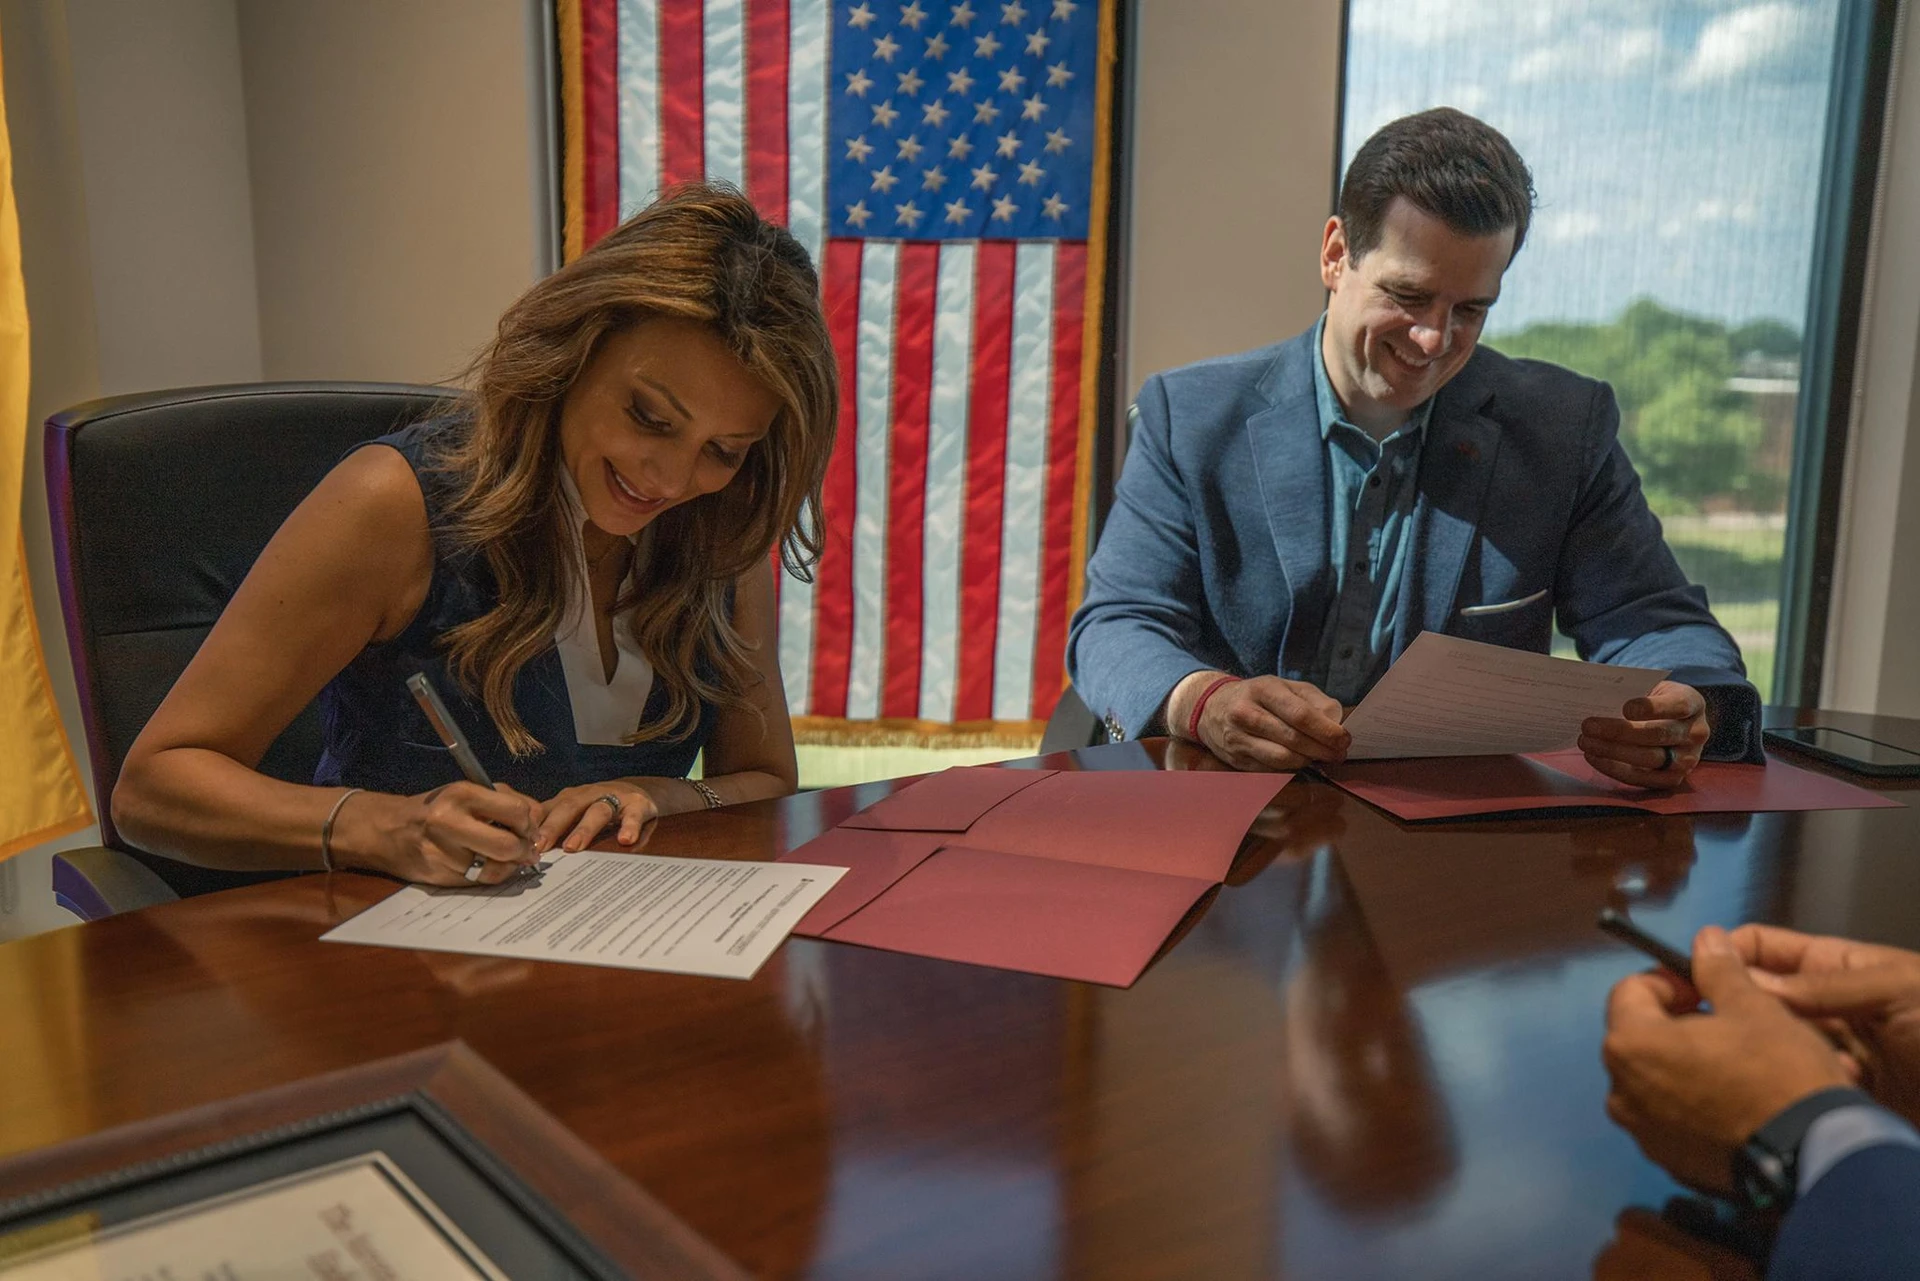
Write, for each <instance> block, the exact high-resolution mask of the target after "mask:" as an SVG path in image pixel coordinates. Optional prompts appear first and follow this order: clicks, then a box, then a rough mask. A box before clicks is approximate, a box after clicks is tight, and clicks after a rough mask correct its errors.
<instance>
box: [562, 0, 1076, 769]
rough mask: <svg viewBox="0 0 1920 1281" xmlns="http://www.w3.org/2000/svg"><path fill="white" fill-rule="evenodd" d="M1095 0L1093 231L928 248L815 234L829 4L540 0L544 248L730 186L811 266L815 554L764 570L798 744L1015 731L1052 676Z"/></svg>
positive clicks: (1049, 691) (1071, 524)
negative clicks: (547, 204)
mask: <svg viewBox="0 0 1920 1281" xmlns="http://www.w3.org/2000/svg"><path fill="white" fill-rule="evenodd" d="M1112 2H1113V0H1100V7H1101V13H1100V22H1101V31H1102V49H1101V57H1100V61H1099V74H1100V80H1101V83H1100V87H1099V94H1098V119H1099V122H1100V129H1101V132H1102V136H1101V137H1100V138H1098V139H1088V140H1086V141H1087V142H1088V143H1090V144H1091V145H1094V146H1096V147H1097V148H1098V150H1097V152H1096V160H1095V165H1096V170H1095V181H1094V194H1095V201H1094V208H1093V209H1092V211H1091V213H1092V217H1091V220H1090V225H1091V227H1092V228H1093V231H1092V240H1091V242H1089V241H1083V240H1022V241H1013V240H969V241H938V242H928V241H911V240H909V241H899V240H884V239H864V238H862V239H849V238H840V237H829V236H828V235H827V232H826V227H827V212H826V201H827V176H828V175H827V168H828V166H827V147H828V137H827V128H828V112H829V100H828V98H829V94H830V93H831V92H832V85H831V83H830V80H829V69H830V67H831V64H832V59H831V56H830V55H831V47H830V41H831V40H832V39H833V38H834V26H835V23H834V8H835V6H833V5H832V4H829V3H825V2H824V0H562V3H561V5H560V28H561V56H562V89H563V99H564V108H565V130H564V132H565V146H564V155H563V164H564V168H565V173H564V189H565V192H566V201H565V212H566V246H565V249H566V255H567V257H568V258H569V259H571V258H573V257H574V256H576V255H577V254H579V253H580V252H582V250H583V249H584V248H585V247H587V246H589V245H591V244H592V243H593V242H594V241H596V240H598V239H599V238H600V237H601V236H602V235H604V234H605V233H606V232H607V231H608V230H610V229H611V228H612V227H613V226H614V224H615V223H616V222H617V221H618V220H619V219H620V218H621V217H622V216H624V215H626V214H630V213H632V212H633V211H635V210H637V209H639V208H641V207H642V206H644V205H645V204H646V203H647V202H648V201H650V200H652V199H653V198H654V197H655V196H656V195H657V194H658V193H660V192H661V191H663V190H665V189H667V188H669V187H671V186H672V185H674V184H676V183H679V182H686V181H698V180H702V179H705V180H709V181H726V182H731V183H733V184H735V185H736V186H738V187H740V188H741V189H742V190H743V191H745V192H746V193H747V195H748V196H749V197H750V198H752V199H753V201H754V202H755V204H756V205H758V206H759V208H760V209H761V211H762V212H763V214H765V215H766V216H767V217H769V218H771V219H773V220H774V221H777V222H780V223H783V224H784V225H786V226H787V228H788V229H789V230H791V231H792V232H793V234H794V236H795V237H796V238H797V239H798V240H799V241H800V243H801V244H803V245H804V246H806V248H807V250H808V252H809V253H810V254H812V255H813V258H814V261H815V263H816V264H817V265H818V266H819V267H820V275H821V290H822V294H823V303H824V306H825V311H826V316H827V322H828V326H829V329H830V330H831V333H832V336H833V344H834V351H835V354H836V356H837V357H838V360H839V366H840V378H841V413H840V423H839V430H838V435H837V438H836V441H835V445H834V453H833V460H832V464H831V467H830V469H829V472H828V475H827V482H826V491H825V495H824V500H825V501H824V505H825V515H826V522H827V527H826V547H825V549H824V551H823V553H822V556H821V560H820V564H819V566H818V567H817V569H816V579H815V581H814V582H813V583H811V584H809V583H804V582H801V581H799V580H797V579H794V578H791V577H788V576H785V575H782V576H781V577H780V639H779V648H780V666H781V672H782V675H783V677H784V679H785V681H786V687H787V696H788V703H789V706H790V708H791V710H792V712H793V715H794V718H795V730H796V734H797V736H798V737H799V738H800V739H801V741H803V742H804V741H814V742H882V741H909V742H910V741H919V742H939V741H943V740H951V741H966V740H970V741H986V740H999V741H1007V742H1031V741H1033V740H1034V739H1035V738H1037V737H1038V735H1039V731H1040V728H1041V727H1042V726H1043V725H1044V723H1045V721H1046V718H1047V717H1048V716H1049V715H1050V714H1051V713H1052V711H1053V707H1054V704H1055V702H1056V701H1057V700H1058V698H1059V696H1060V693H1061V691H1062V690H1063V689H1064V688H1065V683H1066V678H1065V671H1064V655H1065V648H1066V632H1067V619H1068V617H1069V615H1070V613H1071V611H1072V609H1073V608H1074V606H1075V605H1076V604H1077V603H1078V599H1079V595H1080V587H1081V574H1082V570H1083V565H1084V559H1085V550H1084V544H1085V537H1086V533H1085V531H1086V518H1087V510H1086V509H1087V497H1088V474H1089V465H1090V461H1091V457H1092V445H1093V436H1094V431H1095V426H1096V415H1095V406H1096V401H1097V397H1096V396H1095V395H1094V387H1095V374H1096V372H1097V368H1098V365H1099V360H1100V352H1099V347H1098V342H1099V334H1100V308H1101V303H1102V294H1101V280H1100V273H1099V270H1098V264H1099V263H1100V261H1101V256H1102V253H1103V243H1102V241H1103V229H1104V226H1105V210H1104V201H1105V199H1106V198H1107V196H1106V190H1107V183H1106V181H1105V178H1106V174H1105V164H1104V158H1105V137H1104V133H1105V129H1106V127H1107V126H1106V121H1107V116H1108V115H1109V113H1110V110H1111V109H1110V106H1109V102H1110V90H1109V85H1110V82H1111V74H1112V57H1111V54H1110V52H1109V51H1110V48H1111V43H1110V35H1109V34H1108V33H1110V31H1111V18H1112V15H1111V12H1110V9H1111V4H1112ZM896 7H897V6H896ZM934 7H935V8H941V7H942V6H934Z"/></svg>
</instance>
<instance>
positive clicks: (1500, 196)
mask: <svg viewBox="0 0 1920 1281" xmlns="http://www.w3.org/2000/svg"><path fill="white" fill-rule="evenodd" d="M1532 208H1533V188H1532V180H1531V177H1530V176H1529V174H1528V172H1527V168H1526V166H1525V164H1524V163H1522V161H1521V159H1520V157H1519V156H1518V155H1517V154H1516V153H1515V152H1514V150H1513V147H1512V145H1511V144H1509V143H1508V142H1507V140H1506V138H1504V137H1503V136H1501V135H1500V134H1499V133H1498V132H1497V131H1495V130H1494V129H1492V128H1491V127H1489V126H1487V125H1486V124H1483V123H1482V122H1480V121H1478V120H1475V119H1473V118H1472V117H1470V116H1467V115H1463V114H1462V113H1460V112H1458V111H1453V110H1450V109H1447V108H1440V109H1436V110H1434V111H1428V112H1423V113H1421V114H1419V115H1416V116H1409V117H1406V118H1405V119H1402V120H1397V121H1394V122H1393V123H1392V124H1389V125H1387V126H1385V127H1384V128H1382V129H1381V130H1380V131H1379V132H1378V133H1376V134H1375V135H1374V136H1373V137H1372V138H1371V139H1369V140H1368V142H1367V143H1366V144H1365V145H1364V146H1363V147H1362V148H1361V149H1360V151H1359V153H1358V154H1356V155H1355V157H1354V159H1353V163H1352V164H1351V165H1350V166H1349V168H1348V170H1347V174H1346V178H1345V180H1344V181H1343V182H1342V184H1341V191H1340V203H1339V213H1338V214H1337V215H1336V216H1335V217H1333V218H1330V219H1329V220H1328V221H1327V225H1326V229H1325V232H1324V235H1323V238H1322V243H1321V252H1320V270H1321V278H1322V280H1323V281H1324V282H1325V284H1326V287H1327V291H1328V298H1327V310H1326V314H1325V315H1324V316H1323V317H1322V318H1321V320H1320V322H1319V323H1318V324H1316V325H1315V326H1314V327H1313V328H1312V329H1310V330H1308V331H1307V332H1306V333H1304V334H1301V335H1298V336H1297V337H1294V338H1292V339H1289V340H1288V341H1286V342H1283V343H1279V344H1277V345H1275V346H1271V347H1265V348H1261V349H1259V350H1257V351H1252V352H1247V353H1244V354H1242V355H1237V356H1227V357H1222V358H1220V359H1216V360H1209V361H1203V362H1201V363H1199V364H1196V365H1189V366H1187V367H1185V368H1183V369H1176V370H1172V371H1170V372H1167V373H1162V374H1155V375H1154V376H1152V377H1151V378H1149V379H1147V381H1146V384H1145V385H1144V386H1143V387H1142V388H1141V389H1140V394H1139V397H1138V399H1137V401H1136V402H1135V404H1134V406H1133V409H1132V411H1131V413H1130V415H1129V418H1130V422H1131V424H1132V439H1131V444H1130V446H1129V449H1128V454H1127V461H1126V466H1125V468H1124V469H1123V472H1122V475H1121V477H1120V482H1119V485H1118V486H1117V488H1116V491H1115V496H1114V506H1113V510H1112V512H1111V514H1110V515H1109V516H1108V518H1107V523H1106V527H1105V529H1104V530H1103V531H1102V533H1101V536H1100V545H1099V547H1098V549H1097V550H1096V551H1095V553H1094V555H1093V557H1092V559H1091V560H1090V561H1089V563H1088V566H1087V592H1086V597H1085V601H1084V603H1083V604H1082V605H1081V607H1080V610H1079V612H1078V613H1076V614H1075V615H1074V619H1073V626H1072V630H1071V633H1070V635H1069V638H1068V644H1067V663H1068V669H1069V671H1070V672H1071V674H1072V676H1073V682H1074V685H1075V687H1076V688H1077V689H1078V691H1079V692H1080V695H1081V697H1082V698H1083V699H1084V700H1085V701H1086V703H1087V705H1088V706H1089V707H1090V708H1092V709H1093V711H1094V713H1095V715H1097V716H1099V717H1100V718H1101V719H1102V720H1103V721H1104V722H1105V723H1106V725H1107V729H1108V732H1109V734H1110V736H1112V737H1115V738H1121V737H1136V736H1139V735H1142V734H1147V733H1161V732H1164V733H1171V734H1174V735H1178V736H1181V737H1186V738H1191V739H1194V740H1196V741H1198V742H1200V743H1202V744H1204V745H1205V746H1206V747H1208V748H1209V749H1211V750H1212V751H1213V752H1214V754H1215V755H1217V756H1219V757H1221V758H1222V759H1224V760H1226V761H1227V762H1229V763H1230V764H1233V765H1235V766H1237V767H1238V768H1241V769H1296V768H1299V767H1301V766H1302V765H1304V764H1307V763H1309V762H1313V761H1328V762H1331V761H1338V760H1340V759H1342V758H1343V756H1344V753H1345V750H1346V747H1347V741H1348V735H1347V733H1346V731H1345V730H1344V729H1343V728H1341V725H1340V720H1341V716H1342V707H1343V706H1351V705H1353V704H1355V703H1358V702H1359V701H1360V699H1361V698H1362V697H1364V696H1365V694H1366V692H1367V691H1368V690H1369V689H1371V688H1372V686H1373V684H1374V682H1375V681H1377V680H1378V679H1379V678H1380V676H1381V675H1382V674H1383V673H1384V672H1385V671H1386V669H1387V668H1388V666H1389V665H1391V663H1392V662H1393V660H1394V659H1395V658H1397V657H1399V655H1400V654H1401V653H1402V652H1403V651H1404V650H1405V649H1406V648H1407V646H1408V645H1409V644H1411V643H1412V641H1413V639H1414V637H1416V636H1417V635H1419V634H1420V633H1421V632H1422V631H1436V632H1443V633H1446V634H1449V635H1453V636H1462V637H1467V638H1470V639H1473V640H1480V641H1487V642H1489V643H1492V644H1496V645H1505V646H1509V647H1512V648H1516V649H1527V650H1535V651H1540V652H1545V651H1546V650H1547V649H1548V647H1549V643H1550V641H1551V637H1552V629H1553V623H1554V618H1555V616H1556V614H1557V615H1558V618H1559V622H1560V626H1561V628H1562V629H1563V630H1564V631H1566V632H1567V633H1568V634H1569V635H1570V636H1571V637H1572V638H1573V639H1574V641H1575V642H1576V644H1577V645H1578V647H1579V651H1580V653H1581V655H1582V656H1583V657H1585V658H1588V659H1591V660H1595V661H1599V662H1613V663H1624V664H1632V665H1636V666H1644V667H1661V668H1668V669H1671V670H1672V672H1673V677H1672V679H1671V680H1669V681H1667V682H1665V683H1663V684H1662V685H1661V686H1659V687H1658V688H1657V689H1656V690H1654V691H1653V693H1652V694H1651V695H1650V696H1649V697H1647V698H1645V699H1636V700H1634V701H1633V702H1632V703H1629V704H1628V705H1627V706H1626V707H1624V708H1622V710H1621V715H1620V716H1619V717H1603V718H1597V719H1594V720H1591V721H1589V722H1587V724H1586V725H1585V727H1584V730H1585V732H1584V733H1583V735H1582V737H1581V739H1580V746H1581V747H1582V749H1584V750H1585V752H1586V753H1587V756H1588V759H1589V760H1591V761H1592V762H1593V764H1594V765H1595V767H1596V768H1598V769H1600V770H1603V771H1604V772H1606V773H1607V774H1609V775H1611V776H1613V777H1615V778H1617V779H1620V780H1621V781H1623V782H1626V783H1630V784H1633V785H1636V786H1644V787H1675V786H1678V785H1679V784H1680V783H1681V782H1682V781H1683V780H1684V779H1685V777H1686V775H1687V773H1688V771H1690V770H1691V769H1692V768H1693V767H1694V765H1695V764H1696V763H1698V761H1699V760H1700V759H1701V758H1702V756H1703V755H1708V756H1711V757H1713V758H1720V759H1751V760H1758V759H1762V758H1761V756H1760V753H1759V728H1758V711H1759V697H1758V695H1757V694H1756V693H1755V692H1754V690H1753V688H1752V686H1750V685H1748V684H1747V683H1746V681H1745V668H1744V667H1743V665H1742V664H1741V661H1740V651H1739V648H1738V647H1737V646H1736V645H1735V644H1734V642H1733V638H1732V637H1730V636H1729V635H1728V634H1727V633H1726V631H1725V630H1724V629H1722V628H1721V627H1720V625H1719V624H1718V623H1716V622H1715V621H1714V619H1713V616H1712V614H1710V613H1709V612H1708V610H1707V602H1706V595H1705V593H1704V592H1703V591H1701V589H1700V588H1698V587H1696V586H1693V585H1691V584H1690V583H1689V582H1688V581H1687V578H1686V575H1685V574H1683V573H1682V572H1681V570H1680V567H1679V565H1678V564H1677V563H1676V562H1675V560H1674V558H1673V554H1672V552H1671V551H1669V550H1668V548H1667V545H1666V543H1665V541H1664V539H1663V538H1662V537H1661V533H1660V523H1659V521H1658V520H1657V519H1655V517H1654V516H1653V513H1652V512H1651V511H1649V510H1648V508H1647V504H1646V500H1645V499H1644V497H1643V496H1642V494H1641V491H1640V479H1639V476H1638V475H1637V474H1636V473H1635V471H1634V469H1633V464H1632V463H1630V462H1629V461H1628V460H1627V456H1626V454H1625V452H1624V451H1623V450H1622V449H1621V447H1620V444H1619V442H1618V440H1617V436H1618V433H1619V427H1620V414H1619V410H1618V408H1617V406H1616V405H1615V402H1614V398H1613V393H1612V391H1611V390H1610V389H1609V388H1608V387H1607V385H1606V384H1605V383H1600V382H1595V381H1594V380H1592V379H1589V378H1583V377H1581V376H1579V375H1578V374H1574V373H1571V372H1569V371H1568V370H1565V369H1561V368H1559V367H1557V366H1554V365H1548V364H1544V363H1541V362H1538V361H1525V360H1509V359H1507V358H1506V357H1504V356H1501V355H1499V354H1498V353H1496V352H1493V351H1489V350H1484V349H1478V348H1477V346H1476V344H1477V342H1478V339H1479V336H1480V330H1481V326H1482V325H1483V324H1484V322H1485V320H1486V316H1487V312H1488V309H1489V308H1491V307H1492V306H1493V304H1494V302H1495V301H1496V300H1497V298H1498V297H1499V294H1500V282H1501V277H1502V276H1503V275H1504V274H1505V272H1506V269H1507V266H1508V264H1509V262H1510V261H1511V260H1512V258H1513V256H1514V254H1515V253H1517V252H1518V251H1519V248H1520V245H1521V243H1522V242H1523V241H1524V240H1525V238H1526V231H1527V224H1528V221H1529V219H1530V218H1531V215H1532Z"/></svg>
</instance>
